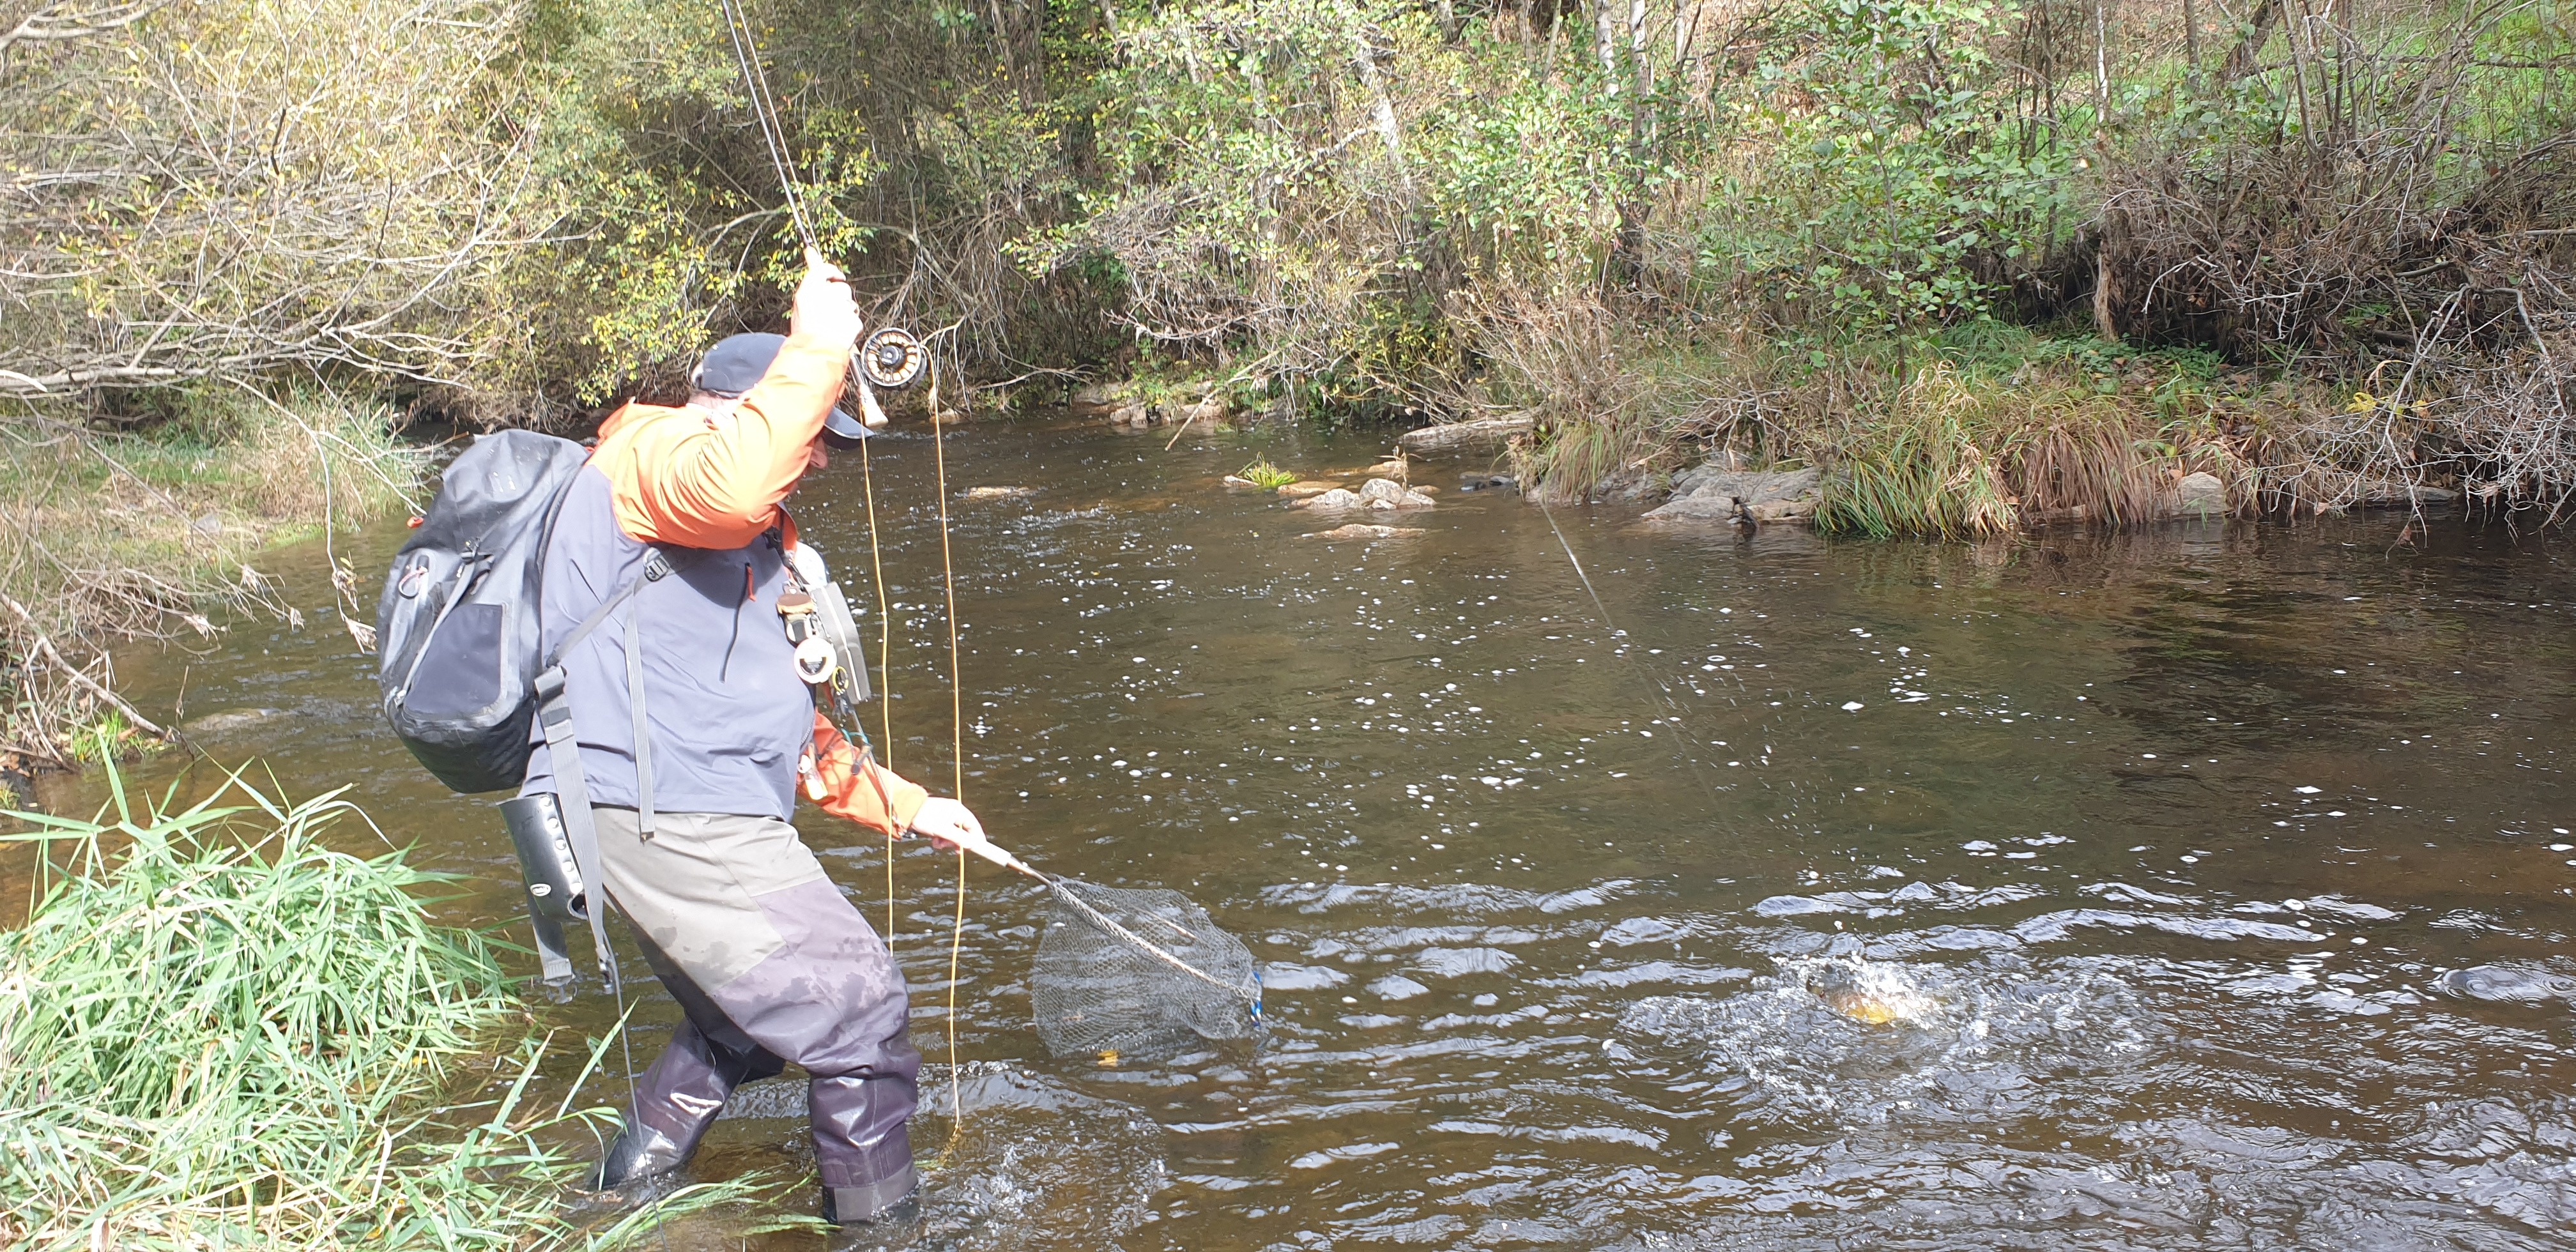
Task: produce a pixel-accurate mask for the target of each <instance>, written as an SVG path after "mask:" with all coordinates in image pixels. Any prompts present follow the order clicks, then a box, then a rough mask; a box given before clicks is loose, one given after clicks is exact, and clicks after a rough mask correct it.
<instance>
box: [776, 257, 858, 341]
mask: <svg viewBox="0 0 2576 1252" xmlns="http://www.w3.org/2000/svg"><path fill="white" fill-rule="evenodd" d="M787 326H788V329H789V330H790V331H792V332H794V333H795V334H797V335H798V336H801V337H803V338H807V339H819V340H822V341H823V342H825V343H828V344H831V345H832V346H834V347H837V348H842V349H845V350H846V349H847V348H848V347H849V346H850V345H852V344H854V343H857V342H858V341H859V332H860V331H863V330H866V329H867V322H866V321H865V320H864V319H862V318H861V317H860V316H859V304H858V301H857V300H856V299H855V298H854V297H852V296H851V294H850V279H849V276H848V275H846V274H843V273H842V272H841V267H840V266H837V265H834V264H832V263H831V262H830V261H828V260H825V259H824V257H823V254H822V253H821V252H819V251H817V250H815V249H813V248H807V249H806V250H805V279H804V281H803V282H800V283H798V284H796V307H795V309H794V311H793V312H791V313H790V314H789V315H788V319H787Z"/></svg>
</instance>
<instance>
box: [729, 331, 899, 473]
mask: <svg viewBox="0 0 2576 1252" xmlns="http://www.w3.org/2000/svg"><path fill="white" fill-rule="evenodd" d="M786 343H787V336H785V335H773V334H769V333H767V332H754V333H751V334H743V335H728V336H726V337H725V338H723V339H721V340H718V341H717V342H716V346H714V347H712V348H709V349H707V354H706V356H705V357H704V358H702V359H700V360H699V362H698V371H697V373H696V374H694V375H691V376H690V379H689V381H690V383H691V384H692V385H693V386H695V387H696V388H697V389H698V390H700V391H704V392H708V393H711V394H714V395H719V396H725V397H728V398H730V397H734V396H740V395H743V394H745V393H747V392H749V391H750V390H751V389H752V388H753V387H756V386H759V385H760V380H761V377H762V376H763V375H766V374H767V373H769V363H770V362H772V361H775V360H777V359H778V350H779V349H780V348H781V347H784V346H786ZM875 433H876V432H874V431H871V430H869V429H868V428H867V424H866V423H864V422H861V421H860V420H859V419H857V418H855V417H852V416H850V415H849V414H847V413H844V412H842V411H841V410H840V409H839V408H837V407H835V408H834V409H833V410H832V411H831V412H830V413H827V414H825V415H824V417H823V442H824V443H826V444H829V445H831V446H832V447H835V448H851V447H856V446H858V442H859V441H860V440H862V439H866V438H869V437H870V436H872V435H874V434H875Z"/></svg>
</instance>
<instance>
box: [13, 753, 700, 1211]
mask: <svg viewBox="0 0 2576 1252" xmlns="http://www.w3.org/2000/svg"><path fill="white" fill-rule="evenodd" d="M228 796H237V797H238V798H239V802H238V803H233V804H229V805H220V804H218V801H220V800H224V799H226V798H227V797H228ZM127 805H128V801H127V797H126V796H125V793H124V792H123V790H122V788H121V785H119V789H118V790H117V792H116V803H115V805H114V811H115V813H116V820H114V821H109V820H107V818H106V814H104V813H103V814H101V816H100V818H99V820H95V821H86V822H84V821H78V820H70V819H64V818H58V817H51V816H46V815H42V814H30V813H20V814H14V815H13V816H16V817H17V818H19V819H20V820H21V821H23V822H26V823H28V824H30V825H31V826H33V827H34V829H32V830H30V831H27V832H25V833H20V834H15V835H7V836H0V839H5V840H7V841H9V842H15V843H37V844H40V845H41V847H40V848H39V850H38V859H39V861H40V865H39V871H40V877H41V879H43V880H44V881H43V882H41V883H40V887H39V894H38V897H37V899H36V901H35V903H34V905H33V908H32V911H31V914H30V916H29V918H28V921H27V924H26V925H25V926H24V927H22V928H21V929H19V930H17V931H14V932H9V933H6V934H0V1201H5V1202H0V1244H6V1245H8V1246H11V1247H21V1248H31V1249H64V1250H65V1252H69V1250H70V1249H75V1248H96V1247H120V1248H132V1247H142V1248H183V1247H185V1248H200V1247H221V1246H238V1245H257V1246H266V1247H280V1248H321V1247H340V1246H350V1245H360V1246H366V1247H387V1248H398V1247H431V1246H436V1247H441V1248H450V1249H453V1248H502V1247H508V1248H522V1247H535V1246H546V1245H549V1244H558V1243H562V1242H565V1241H569V1240H574V1239H578V1238H582V1237H583V1232H582V1231H580V1230H579V1229H577V1228H576V1227H574V1226H573V1225H571V1224H570V1223H569V1222H568V1221H567V1220H566V1219H565V1217H564V1216H563V1215H562V1214H561V1213H560V1211H559V1210H560V1208H561V1204H560V1201H561V1195H562V1187H563V1185H564V1184H565V1183H566V1182H568V1181H569V1180H570V1179H571V1178H572V1177H573V1173H574V1171H575V1170H577V1169H578V1168H579V1166H578V1164H577V1163H575V1162H573V1161H571V1160H570V1159H568V1158H566V1157H565V1156H563V1155H560V1154H559V1153H558V1152H557V1151H555V1150H554V1149H552V1148H550V1147H548V1146H545V1144H544V1143H543V1142H542V1141H541V1140H542V1139H543V1138H545V1137H547V1136H544V1135H542V1134H541V1133H540V1132H543V1131H546V1130H549V1129H550V1128H563V1129H567V1130H569V1129H574V1127H573V1126H572V1125H569V1124H568V1123H580V1122H586V1121H590V1120H593V1119H596V1118H598V1117H599V1116H601V1114H600V1113H599V1112H598V1111H596V1110H590V1111H581V1112H575V1111H573V1110H571V1109H570V1108H568V1107H567V1108H557V1109H553V1110H542V1109H536V1110H532V1109H525V1108H523V1107H522V1096H523V1093H524V1092H525V1090H526V1088H527V1085H528V1081H529V1079H530V1078H531V1077H532V1076H533V1074H534V1073H535V1071H536V1067H537V1063H538V1060H539V1058H540V1057H541V1056H542V1054H543V1047H542V1044H540V1043H538V1042H537V1041H535V1040H533V1039H529V1038H528V1037H527V1036H526V1033H525V1032H526V1029H527V1028H526V1026H525V1025H524V1020H525V1019H524V1015H523V1013H522V1011H521V1009H520V1006H519V1003H518V1001H517V999H516V997H515V996H513V995H512V993H511V988H510V986H509V984H508V982H507V980H506V979H505V977H504V974H503V971H502V968H501V966H500V964H499V963H498V962H497V961H496V960H495V959H494V954H493V952H492V950H491V947H490V945H489V944H488V943H487V942H486V941H485V940H484V938H483V937H482V936H480V935H477V934H475V933H472V932H469V931H462V930H456V929H451V928H448V927H442V926H439V925H436V924H435V923H433V922H432V921H431V920H430V919H429V917H428V915H427V913H426V912H425V910H424V907H423V904H422V901H421V899H420V898H419V896H418V893H419V892H420V891H422V890H423V889H434V888H436V887H437V886H438V884H439V883H441V882H442V881H443V879H442V876H440V875H437V874H432V873H428V872H425V871H422V870H420V869H417V868H415V867H413V866H412V865H411V864H409V862H408V861H407V860H406V858H405V856H404V855H403V854H402V853H401V852H398V851H395V852H387V853H385V854H383V855H381V856H376V857H372V858H362V857H357V856H351V855H348V854H346V853H343V852H337V851H333V850H331V849H330V848H327V847H325V846H324V845H323V844H322V843H321V841H320V840H319V838H318V835H319V834H320V832H321V831H322V830H324V829H325V828H326V827H328V826H329V825H330V824H332V823H333V822H334V821H336V820H339V819H342V818H344V817H348V816H350V815H353V814H355V812H356V810H355V809H354V807H353V806H352V805H350V804H349V803H348V802H347V801H346V800H344V799H342V798H341V797H340V793H338V792H333V793H330V794H327V795H323V796H320V797H316V798H314V799H310V800H306V801H304V802H302V803H298V804H292V805H288V804H284V803H281V802H280V801H277V800H273V799H271V798H269V797H268V796H266V795H263V794H261V793H260V792H259V791H257V790H256V789H254V788H253V787H251V786H250V785H249V784H247V783H245V782H243V781H242V780H241V779H240V778H239V777H238V776H236V777H235V778H233V779H232V781H231V782H230V784H228V785H227V786H226V787H225V788H224V789H223V791H222V792H219V793H218V794H217V795H216V796H214V797H209V798H208V799H206V800H202V801H199V802H197V803H196V804H193V805H190V806H189V807H186V808H184V809H179V810H177V811H166V810H165V809H163V808H161V807H157V806H155V807H152V808H151V810H150V811H149V812H148V814H146V815H144V816H142V817H140V818H138V817H137V816H136V815H135V814H134V813H133V812H131V811H130V810H129V809H128V807H127ZM360 820H363V818H361V819H360ZM514 1020H515V1022H516V1023H517V1031H516V1033H517V1035H518V1038H519V1041H520V1042H519V1045H518V1046H519V1051H520V1054H521V1056H520V1060H521V1069H520V1076H519V1080H518V1082H517V1083H516V1084H515V1085H513V1086H512V1087H511V1088H510V1090H509V1094H508V1095H507V1096H506V1097H504V1098H502V1099H500V1100H498V1101H497V1102H494V1103H492V1104H491V1105H490V1106H488V1108H487V1107H484V1106H476V1107H474V1108H473V1109H471V1110H465V1109H445V1110H440V1109H437V1108H436V1104H437V1100H438V1098H439V1097H440V1096H441V1095H442V1094H444V1093H446V1092H447V1091H448V1089H449V1088H450V1087H451V1086H452V1085H454V1084H456V1083H457V1081H458V1080H459V1078H460V1077H461V1074H460V1069H461V1063H462V1062H465V1061H467V1060H469V1059H474V1060H481V1059H483V1058H485V1057H487V1056H488V1055H489V1052H490V1050H491V1049H490V1047H489V1045H491V1044H494V1043H496V1042H497V1043H498V1044H500V1045H501V1046H502V1047H504V1048H506V1047H508V1046H509V1044H510V1042H511V1039H510V1036H509V1035H507V1034H504V1033H503V1031H504V1028H505V1027H507V1026H510V1025H512V1024H513V1023H514ZM576 1089H577V1088H576ZM570 1102H571V1101H570V1098H569V1097H567V1099H566V1101H565V1104H566V1105H569V1104H570ZM558 1133H559V1132H558ZM562 1137H566V1138H569V1137H570V1136H562ZM578 1138H579V1140H580V1141H582V1142H584V1143H587V1142H588V1141H589V1140H590V1139H591V1136H590V1135H588V1134H580V1135H579V1136H578ZM724 1190H725V1191H727V1192H730V1193H733V1194H738V1193H739V1192H740V1191H741V1190H742V1188H740V1187H735V1188H729V1189H724ZM724 1198H731V1195H729V1194H727V1195H719V1194H716V1193H714V1192H710V1191H700V1192H698V1193H697V1194H695V1195H693V1196H687V1197H682V1198H681V1200H680V1203H681V1204H682V1205H683V1206H691V1205H695V1206H703V1205H704V1204H706V1203H709V1202H713V1201H715V1200H719V1199H724ZM629 1224H630V1225H631V1224H632V1223H629ZM594 1242H596V1240H594Z"/></svg>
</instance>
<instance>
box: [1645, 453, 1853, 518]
mask: <svg viewBox="0 0 2576 1252" xmlns="http://www.w3.org/2000/svg"><path fill="white" fill-rule="evenodd" d="M1823 482H1824V474H1823V473H1822V472H1821V471H1818V470H1817V469H1815V468H1814V467H1812V466H1810V467H1808V468H1806V469H1800V470H1729V469H1722V468H1717V467H1713V466H1706V465H1702V466H1695V467H1693V468H1691V469H1687V470H1684V471H1682V472H1681V473H1679V474H1676V475H1674V476H1673V498H1672V501H1671V502H1670V503H1668V504H1666V505H1664V507H1662V508H1659V509H1656V510H1654V511H1652V512H1649V513H1647V514H1646V516H1648V517H1652V518H1675V519H1685V520H1694V521H1697V520H1707V521H1724V520H1726V519H1728V518H1730V517H1733V516H1735V505H1736V501H1738V500H1741V501H1743V502H1744V508H1745V511H1747V512H1749V513H1751V514H1752V515H1753V518H1754V520H1756V521H1762V522H1785V521H1796V520H1801V519H1804V518H1807V517H1810V516H1813V515H1814V513H1815V511H1816V502H1817V500H1818V498H1819V493H1820V491H1821V488H1822V485H1823Z"/></svg>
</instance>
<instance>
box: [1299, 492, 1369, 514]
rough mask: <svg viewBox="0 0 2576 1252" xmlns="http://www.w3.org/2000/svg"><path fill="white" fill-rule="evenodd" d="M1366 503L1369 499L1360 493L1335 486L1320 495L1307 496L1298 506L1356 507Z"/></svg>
mask: <svg viewBox="0 0 2576 1252" xmlns="http://www.w3.org/2000/svg"><path fill="white" fill-rule="evenodd" d="M1365 503H1367V501H1364V500H1362V499H1360V498H1359V495H1358V493H1356V492H1351V491H1345V490H1343V489H1342V488H1339V487H1335V488H1333V489H1332V490H1330V491H1326V492H1323V493H1322V494H1320V495H1313V496H1308V497H1307V498H1305V499H1303V500H1300V501H1298V502H1297V507H1298V508H1301V509H1356V508H1358V507H1360V506H1361V505H1362V504H1365Z"/></svg>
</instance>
